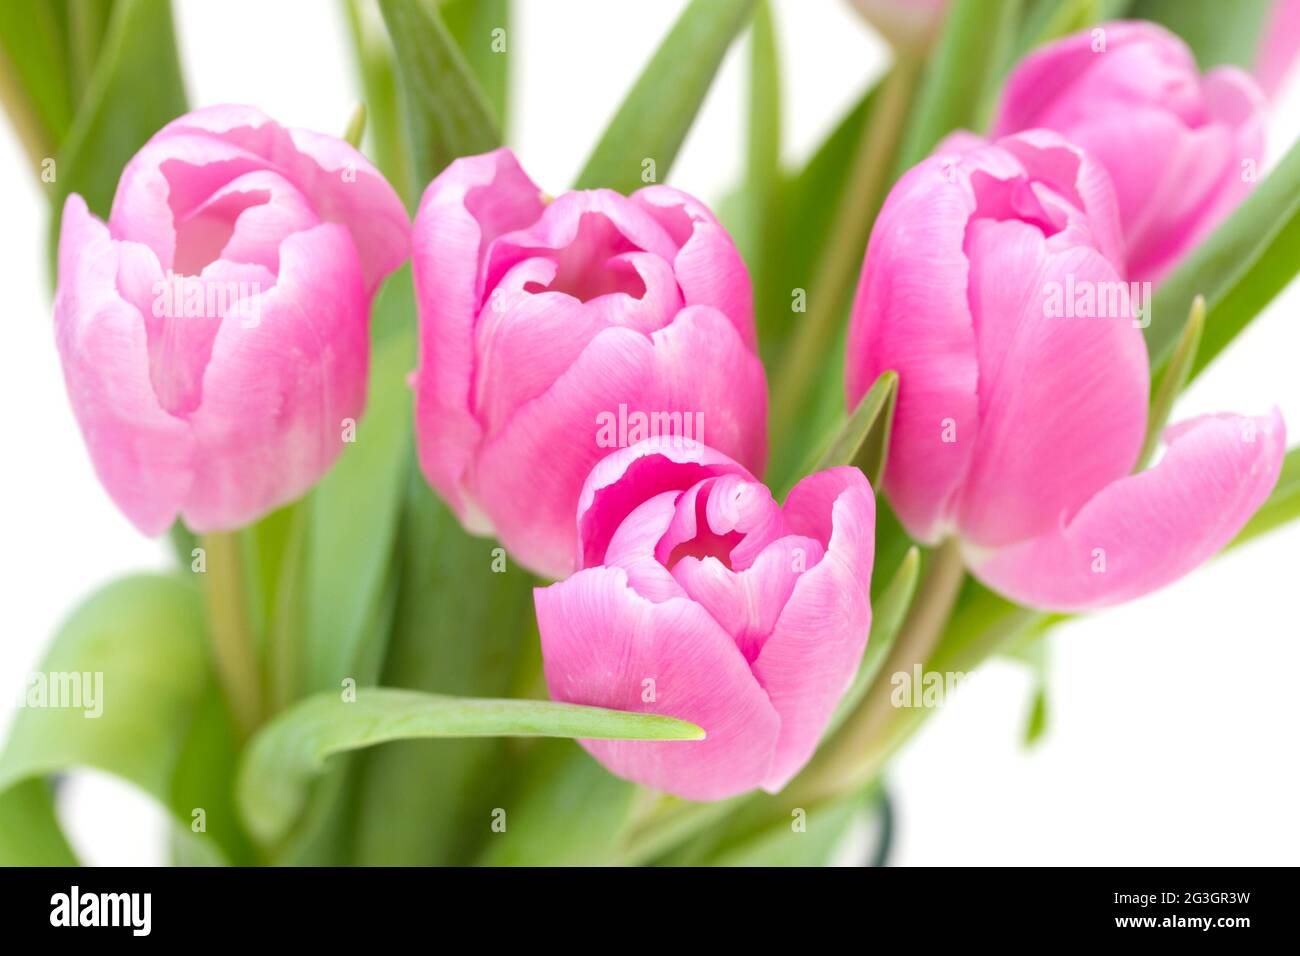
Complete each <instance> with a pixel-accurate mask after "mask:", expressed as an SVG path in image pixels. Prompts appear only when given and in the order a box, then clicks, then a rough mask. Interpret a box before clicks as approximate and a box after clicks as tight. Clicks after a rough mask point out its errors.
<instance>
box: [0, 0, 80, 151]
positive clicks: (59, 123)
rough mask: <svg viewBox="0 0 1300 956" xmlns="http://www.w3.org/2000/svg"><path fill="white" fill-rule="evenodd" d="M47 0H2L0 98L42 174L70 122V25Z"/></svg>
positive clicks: (58, 5) (0, 5) (0, 21)
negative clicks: (41, 166)
mask: <svg viewBox="0 0 1300 956" xmlns="http://www.w3.org/2000/svg"><path fill="white" fill-rule="evenodd" d="M61 15H62V9H61V4H59V3H51V2H49V0H6V2H4V3H0V103H3V104H4V108H5V111H6V112H7V113H8V114H9V119H10V121H11V122H12V123H13V126H14V129H15V131H16V132H17V133H18V138H19V140H20V141H21V142H22V144H23V146H24V147H25V148H26V150H27V158H28V160H29V161H30V162H31V163H32V165H33V167H35V168H36V169H35V171H36V172H37V174H39V172H40V169H39V165H40V162H41V160H42V159H45V158H46V157H49V156H54V155H55V153H56V152H57V150H58V148H59V144H60V143H62V142H63V139H64V137H65V136H67V133H68V127H69V126H71V125H72V114H73V96H72V91H71V89H70V88H69V85H68V59H67V43H66V40H67V37H66V29H67V28H66V24H65V23H63V22H61Z"/></svg>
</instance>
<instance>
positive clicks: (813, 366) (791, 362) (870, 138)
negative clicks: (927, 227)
mask: <svg viewBox="0 0 1300 956" xmlns="http://www.w3.org/2000/svg"><path fill="white" fill-rule="evenodd" d="M916 78H917V73H916V63H915V62H914V61H912V60H910V59H907V58H906V57H904V58H902V59H900V60H899V61H898V62H897V63H895V65H894V69H893V70H892V71H891V72H890V74H889V76H888V78H887V79H886V81H885V84H884V86H883V88H882V90H881V94H880V99H879V101H878V102H877V103H876V104H875V106H874V109H872V111H871V116H870V121H869V122H868V124H867V126H866V127H864V128H863V129H862V130H860V131H859V136H858V142H857V143H856V145H855V147H854V155H853V157H852V159H851V160H850V163H849V166H850V172H849V174H848V177H847V179H846V181H845V189H844V193H843V194H842V195H841V196H840V197H839V198H838V205H837V207H836V212H835V215H834V217H833V218H831V219H830V220H829V222H828V224H827V226H826V228H827V234H826V237H825V239H824V241H823V244H822V247H821V258H820V260H819V261H817V262H815V263H813V275H812V281H811V286H810V287H809V288H808V289H807V303H806V305H807V312H806V314H804V315H803V317H802V318H801V319H799V320H798V321H797V322H796V323H795V325H794V326H793V329H792V333H791V336H790V339H789V342H788V346H787V347H785V348H783V354H782V357H781V361H780V362H779V363H778V365H777V367H776V370H775V373H774V375H773V376H772V400H771V403H770V404H769V407H768V426H769V431H770V433H771V446H772V448H773V464H772V474H773V475H774V476H777V477H778V478H782V479H788V477H789V469H790V468H791V467H793V466H795V465H797V464H798V463H799V461H800V460H801V459H802V458H803V457H804V455H806V454H807V453H808V452H807V448H806V445H807V437H805V436H807V435H808V434H809V431H810V429H809V428H808V425H809V422H816V423H820V420H821V419H822V417H823V416H824V415H825V414H826V412H827V411H829V410H830V409H834V408H835V407H836V406H837V405H842V403H843V401H844V392H843V382H842V375H843V362H844V354H843V343H844V340H845V334H846V330H847V323H846V322H845V321H844V316H845V313H846V312H847V311H848V308H849V303H850V301H851V297H852V292H853V289H854V287H855V286H856V285H857V282H858V277H859V274H860V272H861V270H862V261H863V253H864V251H865V249H866V242H867V237H868V236H869V235H870V232H871V226H872V223H873V222H874V221H875V216H876V212H877V210H879V208H880V206H881V204H882V203H883V202H884V199H885V196H886V194H887V193H888V191H889V186H890V184H891V182H892V177H891V176H890V168H891V166H892V165H893V163H894V158H895V156H896V153H897V149H898V143H899V137H900V135H901V133H902V130H903V127H904V125H905V123H906V122H907V119H908V110H909V109H910V108H911V104H912V99H913V91H914V90H915V83H916ZM830 369H833V371H828V370H830ZM812 434H814V435H815V434H817V432H816V431H813V432H812ZM777 484H778V485H779V484H781V482H780V481H778V482H777Z"/></svg>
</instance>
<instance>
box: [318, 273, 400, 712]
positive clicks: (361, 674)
mask: <svg viewBox="0 0 1300 956" xmlns="http://www.w3.org/2000/svg"><path fill="white" fill-rule="evenodd" d="M411 295H412V293H411V287H410V281H409V273H408V272H407V271H406V270H403V271H402V272H399V273H397V274H395V275H394V276H392V277H391V278H390V280H389V282H388V283H387V284H386V285H385V288H384V290H383V292H382V293H381V298H383V299H384V301H381V302H378V303H377V304H376V306H375V313H376V321H377V322H378V321H379V314H380V313H381V312H386V311H388V310H389V309H390V308H394V309H396V310H397V311H399V312H402V313H403V314H407V315H409V316H413V315H414V306H413V305H412V304H411ZM388 297H393V298H394V299H395V300H396V301H395V302H389V301H387V298H388ZM375 334H376V336H378V335H379V334H380V333H379V330H378V329H376V333H375ZM413 353H414V346H413V343H412V341H411V337H410V336H409V335H393V336H391V337H389V338H388V339H386V340H385V341H383V342H382V343H379V344H377V345H376V351H375V355H374V360H373V368H372V369H371V374H370V395H369V398H368V400H367V403H366V413H365V415H364V417H362V419H361V421H360V422H358V423H357V430H356V441H355V442H353V443H351V444H349V445H348V446H347V447H346V448H345V450H344V452H343V454H342V455H341V456H340V457H339V460H338V462H337V463H336V464H335V465H334V467H333V468H332V469H331V470H330V472H329V474H327V475H326V476H325V478H324V479H323V480H322V481H321V482H320V484H319V485H317V486H316V489H315V490H314V491H313V492H312V495H311V497H310V498H309V499H308V502H307V507H308V509H309V522H308V528H307V532H306V533H307V547H308V557H307V565H306V574H305V582H304V584H305V588H306V594H307V600H306V603H305V614H306V624H305V626H304V627H303V629H302V632H301V637H302V642H303V646H302V651H301V653H300V654H298V655H297V659H298V660H300V661H302V663H303V666H304V668H305V676H304V678H303V683H302V686H301V688H300V692H306V693H311V692H315V691H322V690H327V689H337V688H338V687H339V686H340V682H341V681H343V680H345V679H347V678H351V679H353V680H355V681H356V682H357V684H359V685H364V684H369V683H373V682H374V680H375V679H376V678H377V677H378V667H379V662H380V660H381V659H382V646H383V645H382V642H383V640H384V638H386V636H387V635H386V633H384V632H382V631H380V630H378V629H376V628H375V627H374V624H375V622H376V620H377V616H378V614H379V609H380V608H381V607H382V606H383V603H384V601H385V595H386V586H387V582H388V580H389V578H390V577H391V574H390V572H391V569H392V562H393V554H394V549H395V547H396V534H397V521H398V517H399V515H400V513H401V506H402V498H403V495H404V493H405V489H406V476H407V473H408V471H409V469H410V467H411V458H412V455H411V449H410V436H411V427H412V426H411V397H410V390H409V388H408V387H407V385H406V374H407V372H408V371H409V370H410V369H411V367H412V366H413V365H414V362H415V356H414V354H413Z"/></svg>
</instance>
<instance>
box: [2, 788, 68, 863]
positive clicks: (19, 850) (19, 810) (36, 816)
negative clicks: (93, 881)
mask: <svg viewBox="0 0 1300 956" xmlns="http://www.w3.org/2000/svg"><path fill="white" fill-rule="evenodd" d="M76 865H77V856H76V854H75V853H73V851H72V847H70V846H69V845H68V841H67V838H66V837H64V835H63V831H62V830H61V829H60V828H59V821H58V819H57V818H56V817H55V815H54V799H53V794H51V793H50V786H49V784H48V783H47V782H46V781H44V780H27V781H25V782H23V783H20V784H18V785H17V786H13V787H10V788H9V789H8V790H5V791H4V792H2V793H0V866H5V867H9V866H76Z"/></svg>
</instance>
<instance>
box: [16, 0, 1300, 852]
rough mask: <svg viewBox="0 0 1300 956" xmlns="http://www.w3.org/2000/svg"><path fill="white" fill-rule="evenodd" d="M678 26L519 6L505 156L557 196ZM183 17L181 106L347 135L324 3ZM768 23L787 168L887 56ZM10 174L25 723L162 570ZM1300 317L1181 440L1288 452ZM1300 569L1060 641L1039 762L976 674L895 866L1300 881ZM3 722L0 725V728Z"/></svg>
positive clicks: (1271, 549) (1253, 556) (124, 817)
mask: <svg viewBox="0 0 1300 956" xmlns="http://www.w3.org/2000/svg"><path fill="white" fill-rule="evenodd" d="M681 6H682V4H681V2H658V3H644V2H636V0H584V2H576V0H545V2H544V0H520V2H518V3H517V4H516V15H515V23H514V26H513V28H512V30H511V33H510V35H509V37H508V43H509V53H508V55H509V56H511V57H512V58H513V67H514V75H513V83H514V91H513V102H512V113H513V116H512V129H511V131H510V141H511V143H512V145H513V146H514V147H515V149H516V150H517V151H518V153H519V155H520V157H521V159H522V162H523V164H524V166H525V168H526V169H527V170H528V171H529V172H530V173H531V175H532V176H533V178H534V179H535V180H536V181H537V182H538V183H539V184H540V185H541V186H542V187H543V188H544V189H547V190H548V191H550V192H552V193H556V192H559V191H561V190H562V189H564V188H565V186H566V184H567V183H569V182H571V181H572V179H573V177H574V175H575V174H576V173H577V171H578V170H579V168H580V167H581V165H582V163H583V161H584V160H585V158H586V155H587V152H588V150H589V148H590V146H591V144H592V143H593V142H594V140H595V138H596V136H597V135H598V133H599V131H600V130H601V129H602V128H603V126H604V124H605V122H606V120H607V119H608V117H609V116H610V114H611V113H612V111H613V110H614V108H615V107H616V106H617V104H618V102H619V100H620V99H621V97H622V95H623V93H624V92H625V91H626V89H627V88H628V87H629V86H630V84H631V82H632V80H633V79H634V77H635V76H636V74H637V72H638V71H639V70H640V68H641V65H642V64H643V63H644V62H645V61H646V59H647V58H648V57H649V55H650V54H651V52H652V51H653V49H654V47H655V45H656V44H657V43H658V41H659V39H660V38H661V37H662V35H663V34H664V32H665V31H666V30H667V28H668V25H669V24H670V23H671V22H672V20H673V18H674V17H675V16H676V15H677V13H678V12H679V10H680V8H681ZM177 8H178V12H177V15H178V19H179V24H178V28H179V30H180V34H181V37H180V38H181V46H182V55H183V60H184V62H185V64H186V70H187V75H188V82H189V93H190V99H191V102H192V103H194V104H196V105H207V104H212V103H218V102H247V103H254V104H256V105H259V106H261V107H262V108H263V109H265V110H266V111H267V112H269V113H270V114H271V115H273V116H275V117H276V118H277V119H279V120H280V121H281V122H283V123H285V124H288V125H294V126H306V127H312V128H316V129H320V130H324V131H331V132H333V131H338V132H341V131H342V130H343V128H344V126H345V125H346V123H347V121H348V118H349V116H350V114H351V112H352V109H353V106H354V104H355V102H356V99H357V94H356V92H355V85H354V82H353V73H354V70H353V64H352V61H351V57H350V55H349V47H348V45H347V41H346V35H345V32H344V25H343V19H342V16H341V15H340V13H339V9H338V8H337V7H336V5H335V4H334V3H329V2H309V0H278V2H276V3H267V2H265V0H223V2H221V3H215V2H201V0H179V2H178V3H177ZM777 19H778V28H779V42H780V44H781V52H782V56H783V58H784V62H785V65H786V70H785V96H786V116H785V134H786V159H787V161H788V162H790V163H791V164H794V163H798V162H800V161H801V160H802V159H803V158H805V157H806V156H807V155H808V154H809V153H810V152H811V150H812V149H813V147H814V146H815V144H816V143H817V142H818V141H819V140H820V139H821V137H822V136H823V135H824V134H825V133H826V132H827V131H828V130H829V129H830V128H831V127H832V126H833V124H834V123H835V121H836V120H837V118H838V117H839V116H840V115H841V114H842V112H843V111H844V110H845V109H846V108H847V107H848V106H849V105H850V104H851V103H852V102H853V101H854V100H855V98H856V97H857V96H858V95H859V93H860V92H861V91H862V89H863V88H864V87H865V86H866V84H867V83H868V82H869V81H870V80H871V79H872V78H873V77H875V76H876V75H878V74H879V73H880V72H881V71H882V70H883V68H884V65H885V59H886V57H887V52H886V50H885V48H884V46H883V45H882V44H881V43H880V41H879V40H878V39H877V38H876V37H875V36H873V35H872V33H871V32H870V30H869V29H868V28H867V26H866V25H865V24H863V23H862V22H861V21H860V20H859V19H858V18H857V17H856V15H855V14H854V13H853V11H852V9H851V8H850V7H849V6H848V5H847V3H843V2H840V0H799V2H798V3H796V2H795V0H779V2H778V8H777ZM249 24H252V25H253V29H249ZM485 42H486V41H485ZM742 57H743V44H741V45H738V46H737V47H736V48H735V49H733V51H732V53H731V55H730V56H729V57H728V60H727V63H726V65H725V67H724V69H723V72H722V73H721V75H720V76H719V78H718V81H717V83H716V85H715V86H714V88H713V91H712V92H711V94H710V96H709V98H708V101H707V103H706V104H705V107H704V109H703V111H702V113H701V114H700V117H699V120H698V122H697V123H696V125H695V128H694V130H693V131H692V133H691V135H690V138H689V139H688V140H687V143H686V146H685V148H684V150H683V152H682V154H681V155H680V157H679V159H678V162H677V164H676V167H675V168H674V169H673V171H672V173H671V175H670V176H669V177H668V179H669V181H671V182H672V183H673V184H674V185H676V186H679V187H681V188H683V189H686V190H687V191H689V192H693V193H696V194H698V195H700V196H701V197H703V198H705V199H706V200H709V201H711V202H713V201H716V200H717V199H718V198H719V197H720V196H721V195H722V194H723V192H725V190H726V189H727V187H728V186H729V185H730V184H731V183H732V182H733V181H734V180H735V177H736V175H737V173H738V171H739V169H740V156H741V148H742V144H743V136H744V129H743V109H742V105H743V95H744V88H743V77H744V71H743V66H744V64H743V59H742ZM1298 130H1300V88H1297V84H1296V83H1295V82H1293V83H1292V84H1291V85H1290V86H1288V87H1287V89H1286V90H1285V91H1284V94H1283V96H1282V98H1281V99H1280V100H1279V101H1278V103H1277V104H1276V105H1275V118H1274V122H1273V136H1272V139H1271V142H1270V154H1271V155H1272V156H1273V157H1276V156H1277V155H1279V154H1280V153H1281V152H1282V151H1283V150H1284V149H1285V148H1286V147H1287V146H1288V145H1289V144H1290V142H1291V141H1292V139H1293V138H1294V137H1295V136H1296V135H1297V132H1298ZM26 167H27V164H26V161H25V159H24V157H23V154H22V152H21V151H20V149H19V147H18V144H17V143H16V141H15V140H14V137H13V134H12V133H11V131H10V130H9V128H8V127H7V126H0V169H3V170H5V172H6V173H7V175H5V176H4V177H3V178H0V210H3V226H4V228H3V229H0V264H2V267H3V276H4V291H5V302H6V304H7V306H8V308H7V309H6V311H5V314H4V316H3V322H4V324H5V327H6V330H7V334H8V336H9V338H8V341H7V342H6V344H5V347H4V348H3V349H0V409H3V413H2V414H3V416H4V420H5V426H6V432H7V440H6V441H5V443H4V448H5V456H4V466H3V468H2V469H0V528H2V529H3V531H2V532H0V533H2V534H3V537H4V547H3V548H0V581H3V595H4V601H3V609H2V610H3V618H2V620H3V632H2V633H0V701H3V702H8V701H16V700H17V695H18V691H19V688H20V687H21V686H22V683H23V679H24V677H25V675H26V674H27V673H28V672H29V671H30V670H32V669H34V668H35V667H36V666H37V662H38V660H39V656H40V654H41V652H42V648H43V645H44V643H45V642H46V641H47V640H48V639H49V637H50V636H51V634H52V633H53V631H54V629H55V627H56V626H57V624H58V622H59V620H60V619H61V618H62V617H63V615H64V614H65V613H66V612H67V611H68V610H69V609H70V607H71V606H72V604H73V602H75V601H77V600H78V599H79V598H81V597H82V596H84V595H86V594H87V593H89V592H90V591H91V590H93V589H94V588H95V587H96V586H97V585H99V584H101V583H102V582H105V581H107V580H109V579H111V578H113V577H115V576H117V575H119V574H122V573H124V572H127V571H131V570H139V569H143V568H161V567H163V566H165V563H166V557H165V552H164V547H163V545H162V544H161V543H160V542H154V541H147V540H145V539H143V538H141V537H140V536H139V535H138V534H137V533H136V532H135V531H134V530H133V529H132V528H131V526H130V525H128V524H127V522H126V520H125V519H124V518H122V517H121V515H119V514H118V512H117V511H116V509H115V508H114V507H113V505H112V504H111V503H110V502H109V500H108V498H107V496H106V495H105V494H104V492H103V491H102V490H101V488H100V487H99V485H98V484H97V482H96V480H95V477H94V475H93V473H92V470H91V467H90V462H89V460H88V458H87V456H86V453H85V450H84V448H83V446H82V443H81V438H80V435H79V434H78V432H77V428H76V425H75V423H74V421H73V419H72V415H71V413H70V410H69V408H68V404H67V400H66V398H65V396H64V392H63V385H62V380H61V373H60V370H59V365H58V361H57V358H56V355H55V350H54V345H53V341H52V335H51V329H50V309H49V301H50V299H49V288H48V277H47V276H46V274H45V267H44V242H43V238H44V234H43V233H44V227H45V220H46V209H45V206H44V199H43V197H42V195H41V194H40V192H39V190H38V188H37V184H36V180H35V177H34V176H33V175H32V174H31V172H30V170H29V169H28V168H26ZM1298 305H1300V291H1298V290H1297V287H1296V286H1293V287H1292V288H1291V289H1290V290H1288V292H1287V293H1285V294H1284V295H1283V296H1282V297H1280V298H1279V300H1278V301H1276V302H1275V303H1274V304H1273V306H1272V307H1271V308H1270V309H1269V310H1268V312H1267V313H1266V314H1264V315H1263V316H1261V317H1260V318H1259V319H1258V320H1257V321H1256V322H1255V323H1254V325H1253V326H1252V327H1251V329H1250V330H1249V331H1248V332H1247V333H1246V334H1245V335H1243V336H1241V337H1240V339H1239V340H1238V341H1237V342H1236V343H1234V345H1233V346H1232V347H1231V348H1230V349H1229V350H1228V351H1227V353H1226V354H1225V355H1224V356H1223V357H1222V359H1221V360H1220V361H1219V362H1217V363H1216V364H1215V365H1214V366H1213V367H1212V368H1211V370H1210V371H1209V372H1207V373H1206V374H1205V375H1204V376H1203V378H1202V379H1201V380H1200V381H1199V382H1197V384H1196V385H1195V386H1194V388H1193V389H1192V390H1191V391H1190V392H1189V393H1188V394H1187V395H1186V396H1185V397H1184V399H1183V400H1182V402H1181V403H1180V405H1179V407H1178V409H1177V410H1176V416H1178V417H1183V416H1185V415H1189V414H1198V413H1201V412H1207V411H1216V410H1234V411H1245V412H1258V411H1261V410H1263V409H1265V408H1267V407H1268V406H1269V405H1271V404H1276V405H1278V406H1279V407H1280V408H1281V409H1282V411H1283V413H1284V414H1285V415H1286V417H1287V419H1288V421H1289V422H1290V423H1291V426H1292V430H1293V433H1300V375H1297V373H1296V370H1297V369H1298V368H1300V325H1298V324H1297V322H1296V315H1295V313H1296V310H1297V306H1298ZM1292 443H1293V444H1294V443H1295V439H1294V438H1293V439H1292ZM1297 555H1300V525H1297V526H1293V527H1291V528H1289V529H1287V530H1284V531H1282V532H1278V533H1275V534H1273V535H1271V536H1268V537H1267V538H1264V539H1262V540H1260V541H1258V542H1256V543H1254V544H1252V545H1250V546H1248V547H1245V548H1242V549H1241V550H1240V551H1239V552H1236V553H1234V554H1231V555H1229V556H1228V557H1225V558H1223V559H1221V560H1218V561H1216V562H1214V563H1213V564H1211V565H1209V566H1207V567H1204V568H1202V569H1201V570H1199V571H1198V572H1196V573H1195V574H1193V575H1191V576H1190V577H1188V578H1186V579H1185V580H1183V581H1181V582H1179V583H1178V584H1176V585H1174V586H1171V587H1169V588H1167V589H1166V590H1164V591H1162V592H1161V593H1159V594H1156V595H1153V596H1151V597H1148V598H1146V599H1144V600H1141V601H1136V602H1134V603H1132V604H1129V605H1127V606H1125V607H1122V608H1118V609H1115V610H1112V611H1108V612H1106V613H1103V614H1098V615H1095V616H1093V617H1091V618H1089V619H1087V620H1083V621H1079V622H1077V623H1072V624H1069V625H1066V626H1064V627H1061V628H1060V629H1059V630H1058V631H1057V632H1056V633H1055V634H1054V636H1053V637H1052V639H1051V651H1052V656H1051V697H1050V704H1051V716H1050V727H1049V731H1048V733H1047V736H1046V738H1045V739H1044V740H1043V741H1042V743H1041V744H1040V745H1039V746H1037V747H1036V748H1035V749H1034V750H1032V751H1029V752H1026V751H1025V750H1024V749H1023V748H1022V747H1021V745H1020V743H1019V740H1020V733H1021V728H1022V726H1023V721H1024V717H1025V713H1026V708H1027V706H1028V693H1029V689H1030V682H1029V679H1028V677H1027V675H1026V674H1025V673H1024V672H1023V671H1022V670H1021V669H1020V668H1019V667H1018V666H1016V665H1013V664H1008V663H998V664H994V665H992V666H990V667H988V668H987V669H985V670H983V671H981V672H980V673H979V674H978V675H976V676H975V677H973V678H972V679H971V681H970V683H969V684H968V685H967V686H965V687H964V688H963V689H962V690H961V692H960V693H959V694H958V695H957V696H956V697H955V698H954V700H953V701H952V702H951V703H950V704H949V705H948V706H947V707H946V709H945V710H944V711H943V712H942V713H940V714H939V715H937V717H936V718H935V719H933V720H931V721H930V722H929V723H928V725H927V726H926V727H925V729H924V730H923V731H922V732H921V733H920V735H919V736H918V737H917V738H915V739H914V740H913V742H912V743H911V744H910V745H909V747H908V748H907V750H906V751H905V752H904V754H903V755H902V757H901V759H899V760H898V761H897V762H896V763H895V765H894V767H893V770H892V772H891V776H890V781H891V787H892V790H893V792H894V795H895V798H896V802H897V806H898V814H899V833H898V842H897V844H896V850H895V855H894V862H896V863H900V864H941V863H956V864H963V863H970V864H974V863H984V864H988V863H995V864H996V863H1042V864H1102V863H1112V864H1139V863H1144V864H1192V863H1236V864H1245V863H1274V864H1280V863H1289V864H1295V863H1300V814H1297V812H1296V808H1297V807H1300V770H1298V769H1297V739H1296V731H1297V726H1298V724H1300V719H1298V718H1297V715H1296V709H1295V704H1294V696H1295V683H1296V674H1297V673H1298V672H1300V641H1298V640H1297V638H1298V637H1300V621H1298V618H1300V610H1298V609H1297V603H1296V590H1297V586H1298V585H1300V574H1298V573H1297V571H1298V568H1297V560H1296V559H1297ZM9 719H10V708H9V707H8V706H6V707H4V708H3V712H2V716H0V729H3V728H4V727H6V726H7V725H8V721H9ZM61 807H62V812H63V814H64V816H65V821H66V822H67V824H68V827H69V829H70V832H71V835H72V837H73V839H74V842H76V843H77V845H78V847H79V848H80V849H81V850H82V852H83V855H84V857H85V858H86V859H87V860H88V861H89V862H95V863H148V862H154V861H159V860H161V859H162V857H163V840H162V834H161V830H162V827H161V824H160V822H159V817H158V815H157V811H156V810H155V808H153V807H152V805H151V804H150V803H149V802H148V800H146V799H145V798H143V797H142V796H140V795H139V794H137V793H135V792H133V791H131V790H130V789H129V788H127V787H126V786H124V785H121V784H117V783H114V782H113V781H111V780H109V779H107V778H102V777H99V776H96V775H89V774H87V775H78V776H77V777H76V778H75V779H74V781H73V785H72V786H71V787H70V788H67V790H66V792H65V794H64V797H63V798H62V800H61ZM431 809H432V808H431Z"/></svg>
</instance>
